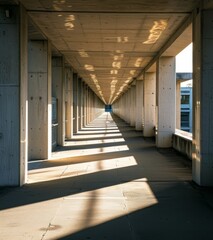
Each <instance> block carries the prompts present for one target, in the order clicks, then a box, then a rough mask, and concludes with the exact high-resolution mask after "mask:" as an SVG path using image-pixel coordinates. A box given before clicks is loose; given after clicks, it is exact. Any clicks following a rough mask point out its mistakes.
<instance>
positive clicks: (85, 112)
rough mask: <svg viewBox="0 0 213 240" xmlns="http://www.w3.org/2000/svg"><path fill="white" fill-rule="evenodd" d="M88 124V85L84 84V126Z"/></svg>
mask: <svg viewBox="0 0 213 240" xmlns="http://www.w3.org/2000/svg"><path fill="white" fill-rule="evenodd" d="M86 125H87V85H86V84H84V121H83V127H85V126H86Z"/></svg>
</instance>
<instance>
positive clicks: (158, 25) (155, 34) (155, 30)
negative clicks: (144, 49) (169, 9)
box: [143, 20, 167, 44]
mask: <svg viewBox="0 0 213 240" xmlns="http://www.w3.org/2000/svg"><path fill="white" fill-rule="evenodd" d="M166 27H167V20H159V21H154V25H153V27H152V28H151V30H150V31H149V33H150V34H149V37H148V40H147V41H145V42H143V44H154V43H156V42H157V40H158V39H159V37H160V36H161V34H162V32H163V31H164V30H165V29H166Z"/></svg>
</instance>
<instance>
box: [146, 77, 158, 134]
mask: <svg viewBox="0 0 213 240" xmlns="http://www.w3.org/2000/svg"><path fill="white" fill-rule="evenodd" d="M155 108H156V73H145V77H144V129H143V135H144V137H153V136H155V130H154V128H155V124H156V121H155Z"/></svg>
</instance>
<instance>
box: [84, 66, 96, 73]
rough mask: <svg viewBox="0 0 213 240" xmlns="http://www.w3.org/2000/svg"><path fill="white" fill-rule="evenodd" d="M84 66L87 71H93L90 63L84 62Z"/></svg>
mask: <svg viewBox="0 0 213 240" xmlns="http://www.w3.org/2000/svg"><path fill="white" fill-rule="evenodd" d="M84 67H85V69H86V70H88V71H91V72H93V71H95V69H94V67H93V66H92V65H88V64H85V65H84Z"/></svg>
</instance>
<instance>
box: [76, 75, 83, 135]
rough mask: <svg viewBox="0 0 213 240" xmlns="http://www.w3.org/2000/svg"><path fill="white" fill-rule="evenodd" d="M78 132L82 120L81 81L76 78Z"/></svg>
mask: <svg viewBox="0 0 213 240" xmlns="http://www.w3.org/2000/svg"><path fill="white" fill-rule="evenodd" d="M77 105H78V131H79V130H81V120H82V79H81V78H78V104H77Z"/></svg>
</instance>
